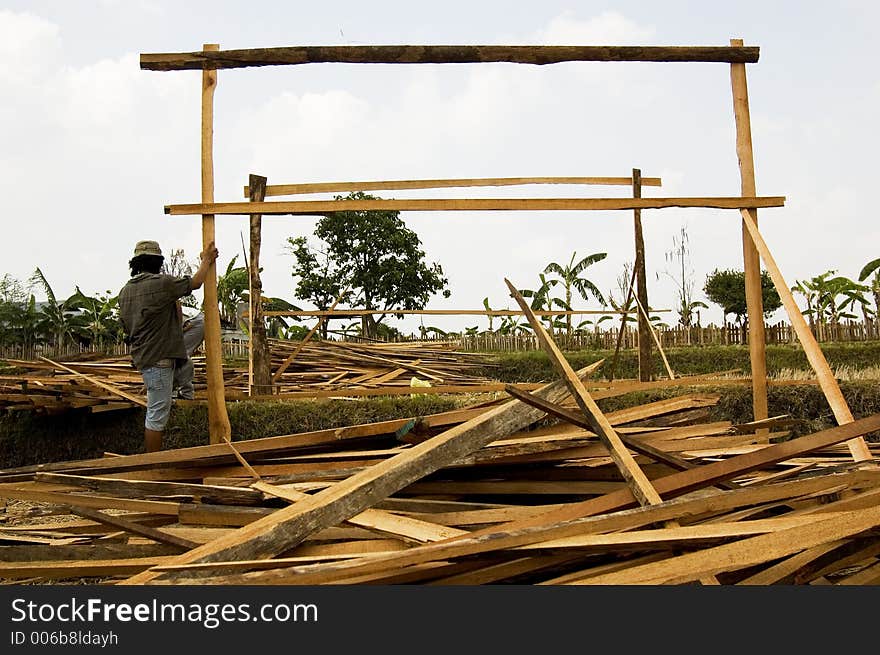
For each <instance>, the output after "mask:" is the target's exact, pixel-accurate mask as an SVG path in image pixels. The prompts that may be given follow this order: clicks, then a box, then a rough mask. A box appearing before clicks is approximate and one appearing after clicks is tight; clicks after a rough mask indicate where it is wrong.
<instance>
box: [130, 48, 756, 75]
mask: <svg viewBox="0 0 880 655" xmlns="http://www.w3.org/2000/svg"><path fill="white" fill-rule="evenodd" d="M759 52H760V51H759V48H757V47H747V48H744V47H726V46H581V45H578V46H569V45H552V46H548V45H357V46H288V47H280V48H247V49H236V50H223V51H221V52H206V51H202V52H171V53H141V56H140V66H141V69H143V70H155V71H170V70H203V69H216V68H245V67H250V66H282V65H284V66H289V65H298V64H313V63H347V64H464V63H488V62H510V63H517V64H536V65H544V64H556V63H561V62H565V61H653V62H741V63H746V64H753V63H755V62H757V61H758V56H759Z"/></svg>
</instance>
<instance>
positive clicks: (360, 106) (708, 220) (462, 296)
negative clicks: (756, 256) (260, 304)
mask: <svg viewBox="0 0 880 655" xmlns="http://www.w3.org/2000/svg"><path fill="white" fill-rule="evenodd" d="M878 18H880V9H878V5H877V3H874V2H868V1H864V2H857V1H846V0H844V1H842V2H837V3H825V2H822V3H820V2H812V1H811V2H773V1H770V0H763V1H761V2H751V1H740V2H736V3H708V2H674V1H672V2H662V3H661V2H648V1H643V2H620V1H618V2H590V1H580V2H576V1H573V0H542V2H520V1H518V0H505V1H495V0H488V1H477V2H475V1H474V0H470V1H468V2H463V1H459V0H446V1H445V2H443V3H430V6H429V5H428V3H420V2H413V1H412V0H409V1H405V2H404V1H401V2H397V1H383V0H372V1H370V2H363V1H355V0H352V1H332V0H330V1H327V2H323V3H315V2H282V1H277V2H260V1H257V0H249V1H248V2H224V1H218V0H212V1H210V2H208V1H190V2H173V1H170V0H169V1H166V0H91V1H86V0H54V1H52V0H44V1H40V0H33V1H30V2H26V1H19V0H4V1H3V2H2V3H0V98H2V102H0V119H2V120H0V143H2V147H0V180H2V182H0V184H2V185H3V187H4V193H3V222H4V227H5V229H4V232H3V235H4V236H3V239H2V265H0V274H3V273H9V274H11V275H12V276H14V277H17V278H19V279H21V280H25V279H27V278H28V277H29V276H30V274H31V273H32V272H33V270H34V268H35V267H37V266H39V267H40V268H41V269H42V271H43V272H44V273H45V275H46V277H47V278H48V280H49V281H50V283H51V284H52V286H53V288H54V290H55V292H56V295H58V296H60V297H66V296H67V295H69V294H70V293H72V292H73V290H74V285H77V284H78V285H79V286H80V288H82V290H83V291H85V292H87V293H95V292H104V291H105V290H111V291H113V292H114V293H115V292H116V291H117V290H118V289H119V288H120V287H121V286H122V285H123V284H124V283H125V281H126V279H127V277H128V270H127V261H128V259H129V257H130V253H131V250H132V248H133V246H134V243H135V242H136V241H138V240H140V239H156V240H158V241H159V242H160V243H161V244H162V247H163V248H164V249H165V250H170V249H172V248H183V249H184V250H185V252H186V253H187V255H189V256H190V257H191V258H195V256H196V255H197V254H198V252H199V251H200V250H201V243H200V240H201V228H200V221H199V219H198V218H197V217H187V216H176V217H172V216H166V215H165V214H164V213H163V206H164V205H166V204H176V203H189V202H198V201H199V199H200V152H199V139H200V135H199V134H200V133H199V120H200V79H201V74H200V73H199V72H197V71H181V72H153V71H144V70H141V69H140V67H139V54H140V53H147V52H180V51H192V50H198V49H201V46H202V44H204V43H219V44H220V47H221V49H233V48H252V47H271V46H288V45H388V44H430V43H434V44H508V45H515V44H546V45H567V44H577V45H727V44H728V42H729V39H731V38H742V39H744V40H745V43H746V45H757V46H760V48H761V55H760V61H759V62H758V63H757V64H750V65H748V66H747V75H748V84H749V94H750V102H751V114H752V131H753V140H754V150H755V169H756V176H757V190H758V194H759V195H764V196H774V195H782V196H786V198H787V201H786V206H785V207H784V208H778V209H766V210H762V211H761V213H760V223H761V227H762V230H763V232H764V235H765V238H766V240H767V242H768V243H769V245H770V247H771V248H772V250H773V252H774V254H775V256H776V259H777V262H778V263H779V265H780V267H781V269H782V272H783V274H784V275H785V277H786V280H787V281H788V283H789V285H791V284H794V282H795V281H796V280H797V279H802V278H805V277H810V276H813V275H817V274H819V273H822V272H824V271H826V270H828V269H835V270H837V271H838V272H839V273H840V274H843V275H847V276H850V277H855V276H857V274H858V271H859V270H860V268H861V267H862V266H863V265H864V263H865V262H867V261H868V260H870V259H874V258H876V257H877V256H880V252H878V243H880V228H878V220H877V217H876V215H875V212H874V210H872V209H871V204H870V203H869V194H872V193H873V192H874V189H875V188H876V177H877V174H876V173H875V172H874V171H873V169H872V164H871V161H872V155H873V154H874V153H876V152H877V150H878V145H880V143H878V136H877V134H878V132H877V128H876V117H877V115H878V111H877V110H878V104H880V103H878V101H880V77H878V75H877V73H876V66H875V65H874V60H875V54H876V53H875V51H874V49H873V48H872V46H873V44H874V42H875V40H876V36H875V29H876V25H877V22H878ZM633 168H639V169H641V171H642V175H643V176H659V177H661V178H662V179H663V187H661V188H659V189H658V188H646V189H645V192H644V195H645V196H733V195H738V194H739V190H740V178H739V169H738V166H737V159H736V152H735V131H734V123H733V110H732V103H731V92H730V78H729V65H726V64H651V63H604V64H603V63H582V62H578V63H566V64H556V65H551V66H527V65H517V64H480V65H476V64H474V65H460V64H457V65H420V66H390V65H384V66H382V65H378V66H377V65H372V66H369V65H344V64H312V65H307V66H290V67H268V68H259V69H258V68H252V69H242V70H232V71H220V74H219V82H218V87H217V92H216V96H215V198H216V200H217V201H219V202H223V201H237V200H240V199H241V195H242V193H241V189H242V187H243V185H244V184H245V183H246V181H247V177H248V174H249V173H258V174H261V175H265V176H267V177H268V180H269V183H270V184H272V183H275V184H281V183H294V182H329V181H344V180H381V179H418V178H446V177H507V176H516V177H519V176H593V175H597V176H599V175H600V176H626V175H629V174H630V173H631V171H632V169H633ZM575 194H584V195H589V196H596V197H599V196H619V195H628V194H629V190H628V189H626V188H614V187H587V188H582V187H526V188H524V189H516V190H514V189H510V188H506V189H504V188H502V189H500V190H499V189H494V190H487V191H479V190H473V189H470V190H468V189H465V190H456V191H455V192H454V193H445V194H441V193H440V192H438V191H422V192H418V193H416V192H412V193H411V194H410V195H406V194H404V193H403V192H401V193H396V194H395V197H454V196H455V197H479V196H491V195H494V196H499V195H501V196H503V197H512V196H525V197H537V196H540V195H551V196H557V197H564V196H570V195H575ZM402 218H403V219H404V220H405V221H406V223H407V225H408V226H409V227H410V228H412V229H413V230H415V231H416V232H417V233H418V234H419V236H420V238H421V240H422V242H423V245H424V249H425V251H426V252H427V256H428V259H429V260H431V261H437V262H439V263H440V264H441V265H442V266H443V268H444V271H445V273H446V274H447V276H448V278H449V281H450V288H451V290H452V296H451V298H449V299H448V300H444V299H442V298H440V297H438V298H436V299H434V300H432V302H431V303H430V304H429V307H431V308H437V309H443V308H478V307H481V306H482V299H483V298H484V297H489V299H490V304H491V305H492V306H493V307H496V308H506V307H513V306H514V305H513V304H512V300H511V299H509V298H508V296H507V292H506V287H505V286H504V282H503V279H504V278H505V277H507V278H509V279H511V280H512V281H513V282H514V283H515V284H516V285H517V286H519V287H520V288H524V287H533V286H534V285H535V283H536V281H537V278H538V273H540V272H541V271H542V270H543V268H544V266H546V264H547V263H549V262H551V261H556V262H567V261H568V260H569V258H570V257H571V255H572V253H573V252H577V254H578V255H579V256H582V255H585V254H588V253H594V252H607V253H608V257H607V259H606V260H604V261H602V262H600V263H598V264H596V265H595V266H593V267H592V268H591V269H590V277H591V279H593V281H594V282H596V283H597V284H598V285H599V287H600V288H601V289H602V290H603V291H608V290H611V289H612V288H615V287H616V282H615V280H616V278H617V276H618V275H619V274H620V272H621V270H622V267H623V265H624V263H625V262H627V261H631V260H632V258H633V255H632V251H633V245H632V217H631V212H556V213H549V212H548V213H545V212H491V213H469V212H425V213H405V214H403V215H402ZM643 221H644V225H645V239H646V242H647V264H648V281H649V293H650V297H651V304H652V305H654V306H655V307H670V306H671V304H672V303H673V302H674V300H675V283H674V282H673V281H672V280H671V279H670V277H669V276H668V275H667V274H666V272H667V271H669V270H671V269H670V264H669V262H668V261H667V257H666V254H667V253H668V252H669V251H670V250H671V249H672V248H673V238H674V237H675V236H676V235H678V234H679V233H680V232H681V230H682V228H684V229H686V231H687V234H688V236H689V242H690V249H691V257H692V268H693V279H694V282H695V286H696V288H697V290H698V291H699V290H700V289H701V287H702V284H703V282H704V280H705V276H706V274H707V273H709V272H711V271H712V270H713V269H715V268H741V267H742V250H741V241H740V221H739V217H738V213H737V212H736V211H730V210H727V211H717V210H699V209H665V210H654V211H645V212H643ZM313 227H314V219H308V218H295V217H289V216H287V217H266V218H265V219H264V229H263V265H264V275H263V278H264V287H265V291H266V293H267V294H268V295H276V296H282V297H285V298H287V299H289V300H291V301H293V302H298V301H297V299H295V298H294V296H293V288H294V280H293V278H292V277H291V276H290V267H291V263H292V259H291V257H290V256H289V255H288V254H286V253H285V249H284V244H285V241H286V238H287V237H289V236H297V235H301V234H306V235H308V234H310V233H311V231H312V229H313ZM242 235H244V237H245V240H246V237H247V218H246V217H225V216H224V217H218V218H217V240H218V247H219V249H220V262H219V263H220V267H221V269H225V267H226V264H227V263H228V261H229V260H230V258H231V257H232V256H234V255H236V254H240V253H241V252H242V245H241V242H242ZM239 260H241V256H239ZM301 304H302V303H301ZM576 306H577V307H579V308H591V309H596V308H598V306H597V304H596V303H595V301H590V302H583V301H580V300H579V301H578V302H577V304H576ZM779 318H781V313H777V314H775V315H774V319H779ZM720 319H721V310H720V309H718V308H717V307H715V306H713V307H712V309H711V310H708V311H704V312H703V317H702V322H703V323H707V322H716V323H717V322H719V321H720ZM477 322H478V320H477V319H475V318H473V317H470V318H468V319H465V320H464V324H467V325H472V324H475V323H477ZM418 323H419V319H409V320H408V321H407V322H406V323H404V324H402V325H401V324H398V325H401V327H403V328H404V329H408V328H410V329H411V328H413V327H415V326H417V325H418ZM429 324H430V325H437V326H440V327H443V328H446V329H451V328H459V329H460V328H461V327H462V325H463V323H462V321H461V320H459V319H441V318H435V317H425V325H429Z"/></svg>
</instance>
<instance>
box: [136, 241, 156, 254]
mask: <svg viewBox="0 0 880 655" xmlns="http://www.w3.org/2000/svg"><path fill="white" fill-rule="evenodd" d="M138 255H154V256H155V257H162V249H161V248H160V247H159V243H158V242H157V241H138V242H137V245H136V246H135V247H134V256H135V257H137V256H138Z"/></svg>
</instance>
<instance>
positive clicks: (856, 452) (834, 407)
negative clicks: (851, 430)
mask: <svg viewBox="0 0 880 655" xmlns="http://www.w3.org/2000/svg"><path fill="white" fill-rule="evenodd" d="M741 214H742V220H743V225H744V226H745V228H746V230H747V231H748V233H749V237H750V238H751V240H752V243H754V245H755V248H756V249H757V251H758V252H759V253H760V255H761V259H763V260H764V265H765V266H766V267H767V272H768V273H769V275H770V278H771V279H772V280H773V286H775V287H776V291H777V292H778V293H779V298H780V299H781V300H782V305H783V307H785V312H786V313H787V314H788V320H789V322H790V323H791V326H792V328H793V329H794V331H795V334H797V337H798V340H799V341H800V342H801V346H802V347H803V349H804V354H805V355H806V356H807V361H809V362H810V366H812V367H813V370H814V371H815V372H816V378H817V379H818V381H819V388H820V389H822V393H823V394H824V395H825V399H826V400H827V401H828V404H829V405H830V406H831V411H832V412H833V413H834V418H835V420H836V421H837V423H838V425H844V424H846V423H849V422H851V421H852V420H853V415H852V412H851V411H850V409H849V405H848V404H847V403H846V399H845V398H844V397H843V392H841V390H840V385H838V384H837V378H835V377H834V372H833V371H832V370H831V367H830V366H829V365H828V360H827V359H825V354H824V353H823V352H822V349H821V348H820V347H819V343H818V342H817V341H816V337H814V336H813V332H812V331H811V330H810V326H809V325H807V322H806V320H804V316H803V314H801V310H800V309H799V308H798V306H797V303H796V302H795V299H794V296H793V295H792V293H791V290H790V289H789V287H788V285H787V284H786V283H785V278H784V277H783V276H782V271H780V270H779V266H777V265H776V260H775V259H774V258H773V255H772V254H771V253H770V248H769V247H768V246H767V243H766V242H765V241H764V237H763V236H761V233H760V231H759V230H758V226H757V224H756V223H755V221H754V220H752V216H751V214H750V213H749V212H748V211H743V212H741ZM846 445H847V447H848V448H849V450H850V453H852V456H853V459H854V460H855V461H857V462H860V461H865V460H869V459H871V451H870V449H869V448H868V445H867V444H866V443H865V440H864V439H863V438H862V437H861V436H860V437H858V438H856V439H853V440H852V441H851V442H849V443H847V444H846Z"/></svg>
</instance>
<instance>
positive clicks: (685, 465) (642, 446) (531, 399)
mask: <svg viewBox="0 0 880 655" xmlns="http://www.w3.org/2000/svg"><path fill="white" fill-rule="evenodd" d="M507 393H509V394H510V395H511V396H513V397H514V398H516V399H517V400H520V401H522V402H524V403H528V404H529V405H531V406H532V407H537V408H538V409H541V410H543V411H545V412H547V413H548V414H550V415H552V416H555V417H557V418H561V419H563V420H564V421H567V422H569V423H571V424H572V425H577V426H580V427H582V428H587V429H590V427H591V426H590V423H589V422H588V421H587V420H586V419H585V418H584V417H583V415H581V414H578V413H577V412H573V411H571V410H569V409H566V408H565V407H561V406H560V405H555V404H553V403H549V402H547V401H545V400H542V399H540V398H537V397H536V396H534V395H533V394H530V393H528V392H527V391H519V390H517V389H509V390H508V391H507ZM609 423H610V420H609ZM617 435H618V437H619V438H620V440H621V441H622V442H623V443H624V444H625V445H626V446H627V447H629V448H632V449H633V450H634V451H636V452H637V453H640V454H642V455H646V456H648V457H650V458H652V459H654V460H655V461H658V462H662V463H664V464H668V465H669V466H671V467H673V468H674V469H676V470H679V471H685V470H687V469H691V468H694V467H695V466H696V465H695V464H692V463H691V462H688V461H687V460H685V459H682V458H681V457H678V456H677V455H673V454H672V453H668V452H666V451H664V450H662V449H660V448H655V447H654V446H651V445H649V444H646V443H644V442H643V441H641V440H640V439H638V438H634V437H630V436H628V435H625V434H622V433H621V432H619V431H618V432H617ZM720 485H721V486H723V487H725V488H727V489H735V488H737V487H738V486H739V485H737V484H735V483H733V482H728V481H725V482H722V483H720Z"/></svg>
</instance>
